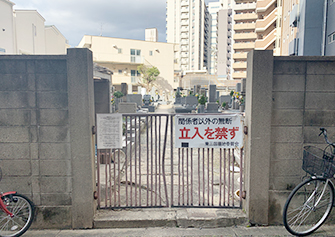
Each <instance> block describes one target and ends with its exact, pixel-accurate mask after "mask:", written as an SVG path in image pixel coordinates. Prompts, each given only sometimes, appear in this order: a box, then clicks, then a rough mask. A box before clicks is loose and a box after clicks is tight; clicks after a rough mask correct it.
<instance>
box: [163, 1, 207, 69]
mask: <svg viewBox="0 0 335 237" xmlns="http://www.w3.org/2000/svg"><path fill="white" fill-rule="evenodd" d="M210 22H211V16H210V14H209V12H208V9H207V7H206V5H205V1H204V0H178V1H176V0H167V6H166V35H167V38H166V40H167V42H168V43H176V44H178V45H179V47H176V50H175V59H176V61H177V63H178V64H179V65H180V69H181V70H182V71H187V70H191V71H196V70H204V69H205V70H208V69H209V68H210V51H211V50H210Z"/></svg>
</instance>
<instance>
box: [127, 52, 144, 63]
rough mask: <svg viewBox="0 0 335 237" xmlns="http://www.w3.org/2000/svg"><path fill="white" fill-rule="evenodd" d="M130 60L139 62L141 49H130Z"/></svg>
mask: <svg viewBox="0 0 335 237" xmlns="http://www.w3.org/2000/svg"><path fill="white" fill-rule="evenodd" d="M130 62H132V63H141V50H140V49H130Z"/></svg>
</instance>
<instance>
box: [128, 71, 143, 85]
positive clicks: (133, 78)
mask: <svg viewBox="0 0 335 237" xmlns="http://www.w3.org/2000/svg"><path fill="white" fill-rule="evenodd" d="M130 75H131V83H137V82H138V77H139V76H140V75H141V74H140V73H139V72H138V71H137V70H130Z"/></svg>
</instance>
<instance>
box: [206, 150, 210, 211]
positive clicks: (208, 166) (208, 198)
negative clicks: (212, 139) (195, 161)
mask: <svg viewBox="0 0 335 237" xmlns="http://www.w3.org/2000/svg"><path fill="white" fill-rule="evenodd" d="M209 168H210V165H209V148H207V205H208V206H209V200H210V197H209V190H210V186H209Z"/></svg>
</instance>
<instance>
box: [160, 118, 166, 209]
mask: <svg viewBox="0 0 335 237" xmlns="http://www.w3.org/2000/svg"><path fill="white" fill-rule="evenodd" d="M167 121H168V119H167ZM158 127H159V129H158V143H159V146H158V160H159V161H158V169H159V171H158V173H159V176H158V182H159V205H160V206H162V198H161V197H162V192H161V191H162V190H161V174H162V167H161V158H162V157H161V135H162V134H161V130H162V129H161V128H162V116H159V126H158ZM163 168H164V167H163Z"/></svg>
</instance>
